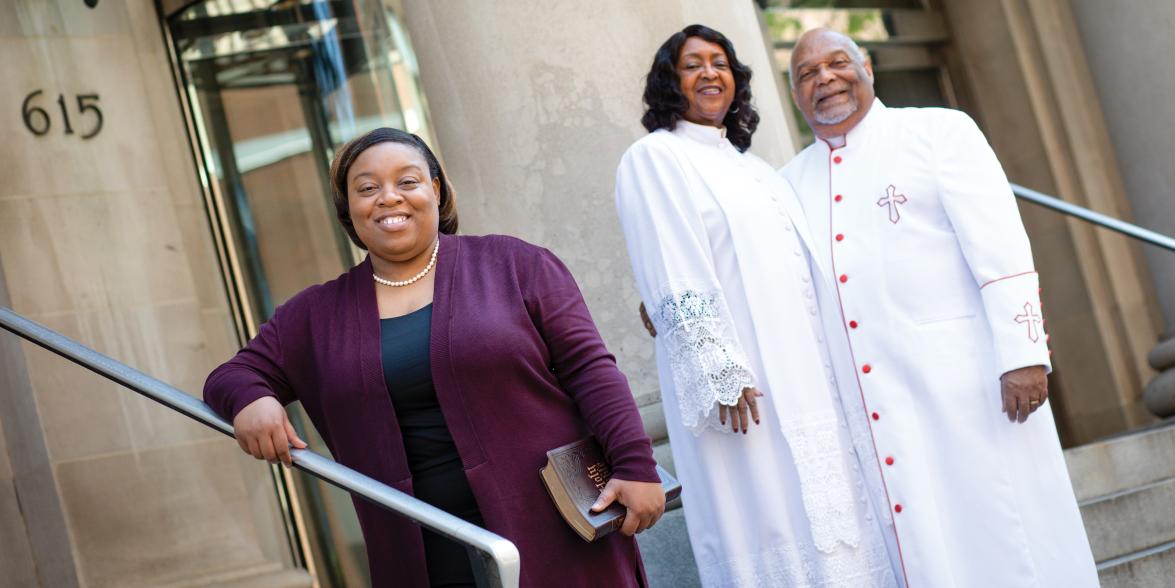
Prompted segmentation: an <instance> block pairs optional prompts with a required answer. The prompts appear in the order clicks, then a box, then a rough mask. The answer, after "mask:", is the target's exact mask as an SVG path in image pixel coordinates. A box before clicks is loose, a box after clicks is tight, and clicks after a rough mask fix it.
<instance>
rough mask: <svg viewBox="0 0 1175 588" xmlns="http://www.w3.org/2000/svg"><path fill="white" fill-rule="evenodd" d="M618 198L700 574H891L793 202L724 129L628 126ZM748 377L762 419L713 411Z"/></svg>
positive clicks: (725, 580)
mask: <svg viewBox="0 0 1175 588" xmlns="http://www.w3.org/2000/svg"><path fill="white" fill-rule="evenodd" d="M616 202H617V208H618V211H619V215H620V221H621V225H622V227H623V230H624V235H625V239H626V241H627V245H628V252H629V256H630V259H631V261H632V266H633V270H634V273H635V276H636V283H637V286H638V288H639V289H640V294H641V298H642V299H643V301H644V303H645V306H646V308H647V310H648V312H649V315H650V317H651V319H652V321H653V324H654V326H655V327H656V328H657V331H658V335H657V339H656V347H657V368H658V374H659V376H660V384H661V395H662V401H663V407H664V410H665V420H666V423H667V425H668V431H669V438H670V441H671V445H672V451H673V458H674V463H675V465H676V467H677V474H678V476H679V477H680V479H681V481H682V485H683V493H684V495H683V504H684V508H685V516H686V522H687V525H688V528H689V536H690V543H691V545H692V547H693V552H694V557H695V560H696V562H697V565H698V568H699V574H700V577H701V580H702V583H703V585H704V586H707V587H722V586H737V587H772V588H774V587H784V586H843V587H846V588H848V587H852V588H861V587H872V586H896V585H897V584H896V582H897V580H896V573H895V570H894V569H893V568H892V562H891V560H890V558H889V555H888V550H887V546H886V543H885V539H884V537H885V535H886V534H885V533H883V532H882V531H881V526H882V525H883V524H884V523H883V522H882V521H879V520H878V519H877V517H876V516H875V515H874V514H873V512H871V511H872V510H873V509H872V508H871V506H870V504H869V497H868V495H867V494H866V493H865V491H864V482H863V481H862V480H861V477H860V471H861V468H860V466H859V464H858V463H857V461H856V459H855V456H854V452H853V447H852V443H851V440H850V437H849V434H848V430H847V426H846V424H845V423H844V419H843V414H842V412H841V410H842V409H841V407H840V403H839V401H838V400H837V399H836V397H835V394H836V391H835V385H834V383H833V382H834V381H833V375H832V371H831V370H832V367H831V363H830V361H829V359H828V357H827V353H826V350H825V348H824V337H823V334H822V329H821V325H820V323H819V316H818V308H817V306H816V299H815V291H814V290H813V288H812V274H811V270H810V269H809V253H808V250H807V248H806V245H805V244H804V241H805V237H803V236H801V235H802V234H806V233H807V229H806V227H805V224H804V223H803V221H802V211H801V209H800V207H799V203H798V201H796V199H795V195H794V194H793V193H792V192H791V191H790V189H789V188H788V186H787V183H786V182H785V181H783V180H782V178H780V177H779V176H778V175H777V174H776V173H775V172H774V170H773V169H772V168H771V167H770V166H768V165H767V164H766V163H764V162H763V161H762V160H760V159H758V158H757V157H755V156H753V155H751V154H748V153H740V152H739V151H738V150H737V149H736V148H734V147H733V146H732V145H731V144H730V142H729V141H727V140H726V139H725V138H724V135H723V132H722V130H721V129H718V128H715V127H707V126H701V125H696V124H692V123H689V122H684V121H683V122H680V123H678V124H677V126H676V128H675V129H674V130H673V131H672V132H670V131H666V130H659V131H656V132H654V133H651V134H649V135H648V136H646V137H644V138H642V139H641V140H639V141H637V142H636V143H635V144H634V145H632V147H630V148H629V149H628V151H627V152H626V153H625V154H624V157H623V160H622V161H621V163H620V167H619V169H618V170H617V179H616ZM749 386H755V387H757V388H758V389H759V390H760V391H761V392H763V393H764V394H765V396H764V397H762V398H759V400H758V402H759V406H760V416H761V424H760V425H753V424H752V425H751V426H750V427H749V432H748V433H747V434H746V435H743V434H733V433H731V431H730V426H729V423H728V424H727V425H726V426H722V425H720V424H719V423H718V408H717V405H718V403H719V402H721V403H722V404H725V405H733V404H735V402H736V401H737V400H738V398H739V396H740V394H741V392H742V390H743V388H744V387H749Z"/></svg>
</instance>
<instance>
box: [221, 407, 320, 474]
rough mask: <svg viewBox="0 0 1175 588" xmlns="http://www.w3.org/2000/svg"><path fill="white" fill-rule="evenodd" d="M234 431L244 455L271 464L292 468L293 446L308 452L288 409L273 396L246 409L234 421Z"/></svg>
mask: <svg viewBox="0 0 1175 588" xmlns="http://www.w3.org/2000/svg"><path fill="white" fill-rule="evenodd" d="M233 429H234V430H235V432H236V437H237V445H240V446H241V450H242V451H244V452H245V453H248V454H249V455H252V456H253V457H256V458H257V459H264V460H266V461H268V462H269V463H277V462H279V461H280V462H281V463H283V464H285V465H286V466H287V467H288V466H290V465H291V464H292V463H293V460H292V459H291V458H290V445H293V446H294V447H296V448H298V449H305V448H306V442H305V441H303V440H302V439H301V438H299V437H298V433H297V432H296V431H294V426H293V425H291V424H290V417H289V416H288V415H287V414H286V409H285V407H283V406H282V404H281V403H280V402H278V401H277V399H276V398H274V397H272V396H265V397H262V398H258V399H257V400H254V401H253V402H250V403H249V404H248V405H246V406H245V408H242V409H241V412H238V413H237V417H236V418H234V419H233Z"/></svg>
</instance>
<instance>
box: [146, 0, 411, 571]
mask: <svg viewBox="0 0 1175 588" xmlns="http://www.w3.org/2000/svg"><path fill="white" fill-rule="evenodd" d="M389 1H390V0H389ZM389 1H384V0H197V1H195V2H181V3H179V4H180V5H181V6H180V7H179V8H176V9H175V10H173V11H171V12H170V13H168V14H164V15H163V18H164V20H165V30H166V33H167V35H168V37H169V41H170V49H171V51H172V56H173V64H174V67H175V72H176V78H177V83H178V85H179V89H180V94H181V100H182V101H183V102H184V106H185V107H186V111H187V112H186V113H185V114H186V116H187V118H188V122H189V127H190V138H191V141H192V147H193V155H194V157H195V160H196V164H197V168H198V172H199V175H200V179H201V181H202V183H203V188H204V193H205V201H206V205H207V208H208V213H209V219H210V227H211V230H212V232H213V234H214V241H215V243H216V246H217V250H218V254H219V258H220V262H221V270H222V273H223V276H224V280H225V284H226V290H227V294H228V296H229V299H230V302H231V304H232V306H233V311H234V316H235V317H236V319H237V320H236V328H237V333H238V337H239V339H240V342H241V343H244V341H246V340H247V339H248V338H249V337H252V336H253V335H254V334H256V332H257V328H258V327H259V325H260V324H261V323H263V322H264V321H265V320H266V319H268V317H269V316H270V315H271V314H272V312H273V309H274V307H275V306H277V305H279V304H281V303H282V302H284V301H285V300H287V299H288V298H290V297H291V296H292V295H294V294H295V293H297V292H298V291H300V290H301V289H303V288H305V287H307V286H309V285H311V284H316V283H319V282H323V281H326V280H329V279H332V278H334V277H335V276H337V275H338V274H340V273H341V272H343V271H344V270H345V269H346V268H347V267H349V266H351V265H352V264H354V263H355V262H356V261H358V260H359V258H360V254H361V253H362V252H361V251H359V250H357V249H355V248H354V247H353V246H352V245H351V243H350V241H349V240H348V239H347V237H346V235H345V233H343V231H342V230H341V229H340V228H339V227H338V224H337V222H336V221H335V211H334V206H333V204H332V202H331V198H330V189H329V181H328V171H329V165H330V160H331V158H332V157H333V155H334V152H335V149H336V148H338V147H339V146H340V145H342V144H343V143H345V142H346V141H348V140H350V139H352V138H354V137H356V136H358V135H360V134H362V133H364V132H367V131H368V130H371V129H373V128H376V127H381V126H390V127H397V128H401V129H405V130H408V131H410V132H414V133H417V134H420V135H422V136H423V137H424V138H425V139H426V140H428V141H430V142H431V137H430V133H429V129H428V127H427V121H428V116H427V112H426V107H425V103H424V100H423V97H422V94H421V91H420V86H419V82H418V71H417V67H416V62H415V59H414V57H413V54H412V51H411V47H410V46H409V44H408V41H407V36H406V34H405V33H404V32H403V29H402V28H401V27H400V24H399V21H398V19H397V15H396V12H395V10H394V9H393V8H392V7H391V6H390V5H389ZM164 10H165V11H166V10H167V9H166V8H165V9H164ZM291 416H292V417H293V420H295V421H296V425H295V426H297V427H298V428H299V430H300V431H302V432H304V433H305V432H309V433H310V436H309V437H306V438H307V440H308V441H309V442H311V445H312V448H313V449H315V450H316V451H319V452H325V451H326V449H325V447H324V446H323V444H322V441H321V439H318V438H317V437H316V435H314V434H313V431H307V428H308V421H307V420H306V419H305V418H304V416H303V415H302V414H301V410H300V407H297V406H294V407H291ZM273 473H274V489H276V491H277V493H278V496H279V499H280V500H281V502H282V505H283V507H284V510H285V514H286V520H285V523H286V528H287V532H288V536H289V539H290V546H291V553H292V555H293V556H294V559H295V561H298V562H301V563H302V564H303V565H305V566H306V568H307V569H309V570H311V572H312V573H313V575H314V576H315V577H316V578H317V580H318V582H319V583H320V584H321V585H324V586H355V585H363V584H366V583H369V582H370V580H369V579H368V578H367V562H366V554H365V552H364V549H363V542H362V538H361V536H360V533H359V526H358V523H357V521H356V519H355V515H354V511H353V508H352V506H351V503H350V497H349V495H347V494H346V493H344V492H342V491H339V490H337V489H334V488H333V487H329V486H327V485H325V484H320V483H319V482H317V481H316V480H313V479H311V478H308V477H304V476H303V475H302V474H300V473H291V472H289V471H286V470H281V469H278V468H274V470H273Z"/></svg>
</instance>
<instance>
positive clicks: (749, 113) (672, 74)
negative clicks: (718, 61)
mask: <svg viewBox="0 0 1175 588" xmlns="http://www.w3.org/2000/svg"><path fill="white" fill-rule="evenodd" d="M690 37H698V38H699V39H702V40H704V41H708V42H710V43H714V44H715V45H718V46H720V47H722V50H723V51H725V52H726V58H727V59H728V60H729V61H730V71H731V73H733V74H734V101H733V102H732V103H731V104H730V110H728V111H727V112H726V118H724V119H722V125H723V126H725V127H726V138H727V139H729V140H730V143H731V144H732V145H734V146H735V147H737V148H738V150H739V151H746V150H747V149H749V148H750V147H751V135H753V134H754V133H755V129H756V128H757V127H758V126H759V113H758V112H756V111H755V107H754V106H753V105H751V68H750V67H747V65H746V64H744V63H742V62H740V61H739V60H738V57H736V56H735V54H734V45H733V44H731V42H730V39H727V38H726V35H723V34H722V33H720V32H718V31H716V30H714V29H712V28H710V27H708V26H705V25H700V24H692V25H690V26H688V27H685V28H684V29H682V30H681V31H680V32H677V33H673V35H672V36H670V37H669V39H667V40H666V41H665V43H663V44H662V45H661V48H660V49H657V54H656V55H655V56H653V67H652V68H650V69H649V75H647V76H646V77H645V96H644V100H645V105H646V106H647V107H648V110H646V111H645V114H644V115H643V116H641V124H642V125H644V126H645V128H646V129H648V131H649V132H650V133H651V132H653V131H655V130H657V129H669V130H672V129H673V127H674V126H675V125H676V124H677V121H679V120H682V119H684V118H685V113H686V111H687V110H688V109H689V102H688V101H687V99H686V97H685V95H684V94H682V93H681V78H679V77H678V76H677V59H678V57H680V53H681V48H682V46H683V45H685V42H686V40H687V39H689V38H690Z"/></svg>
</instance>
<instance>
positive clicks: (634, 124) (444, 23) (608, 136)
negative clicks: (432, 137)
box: [403, 0, 794, 439]
mask: <svg viewBox="0 0 1175 588" xmlns="http://www.w3.org/2000/svg"><path fill="white" fill-rule="evenodd" d="M403 16H404V20H405V23H406V25H407V27H408V29H409V33H410V34H411V35H412V43H413V45H414V47H415V48H416V54H417V56H418V59H419V60H420V70H421V78H422V82H423V83H424V88H425V93H426V95H427V96H428V102H429V109H430V111H431V113H432V122H433V125H434V128H435V130H436V135H437V142H438V147H439V149H440V151H441V153H442V155H443V158H444V160H445V166H446V170H447V172H448V174H449V176H450V178H451V179H452V181H453V183H454V185H455V186H456V189H457V202H458V207H459V210H460V214H461V225H462V230H463V232H465V233H468V234H481V233H506V234H511V235H515V236H518V237H521V238H523V239H527V240H529V241H531V242H534V243H537V244H541V245H543V246H545V247H548V248H550V249H551V250H552V251H554V252H555V253H556V254H557V255H559V256H560V257H561V258H562V259H563V260H564V261H565V262H566V263H567V265H568V266H569V267H570V269H571V271H572V273H574V274H575V277H576V279H577V280H578V281H579V285H580V288H581V289H582V290H583V292H584V296H585V298H586V299H587V303H588V306H589V307H590V309H591V311H592V314H593V317H594V318H595V320H596V324H597V325H599V327H600V330H601V332H602V334H603V336H604V339H605V342H606V343H607V345H608V348H609V349H610V350H611V351H612V352H613V353H614V354H616V356H617V358H618V360H619V363H620V368H621V369H622V370H623V371H624V373H625V374H627V375H628V377H629V380H630V382H631V384H632V387H633V392H634V394H635V395H636V397H637V402H638V404H639V405H641V406H642V407H644V408H643V409H642V415H643V416H644V417H645V422H646V426H647V428H648V430H649V432H650V435H652V436H653V437H654V438H655V439H663V438H664V437H665V431H664V420H663V417H662V413H661V409H660V401H659V388H658V384H657V368H656V361H655V358H654V352H653V340H652V339H651V338H650V337H649V336H648V334H647V333H646V332H645V330H644V328H643V327H642V326H641V321H640V318H639V316H638V314H637V307H638V305H639V304H640V297H639V295H638V293H637V289H636V285H635V283H634V281H633V277H632V270H631V266H630V265H629V262H628V254H627V252H626V250H625V244H624V238H623V235H622V234H621V231H620V226H619V221H618V219H617V217H616V207H615V201H614V188H615V173H616V166H617V165H618V164H619V163H620V157H621V155H622V154H623V153H624V150H625V149H626V148H627V147H628V146H629V145H631V144H632V142H633V141H635V140H636V139H639V138H640V137H642V136H644V135H645V133H646V131H645V130H644V128H643V127H641V125H640V116H641V113H642V112H643V105H642V102H641V94H642V93H643V91H644V76H645V74H646V73H647V72H648V69H649V66H650V65H651V64H652V61H653V54H654V52H655V51H656V49H657V47H659V46H660V45H661V43H663V42H664V41H665V39H666V38H668V37H669V36H670V35H671V34H673V33H674V32H677V31H679V30H681V29H682V28H684V27H685V26H686V25H689V24H692V23H695V22H697V23H702V24H706V25H708V26H710V27H713V28H715V29H717V30H719V31H722V32H723V33H724V34H725V35H727V36H728V37H730V38H731V40H732V41H733V43H734V46H735V49H736V51H737V52H738V57H739V59H740V60H741V61H743V62H745V63H747V64H749V65H750V66H751V68H752V69H753V70H754V72H755V76H754V78H753V79H752V88H753V92H754V95H755V97H756V106H757V107H758V110H759V113H760V115H761V116H762V119H763V120H762V123H761V124H760V126H759V130H758V132H756V134H755V137H754V144H753V146H752V149H751V150H752V151H753V152H755V153H756V154H758V155H759V156H761V157H763V158H764V159H765V160H767V162H768V163H771V164H772V165H776V166H781V165H783V164H784V163H785V162H786V161H787V160H788V159H789V158H790V157H791V155H792V154H793V153H794V147H793V146H792V139H791V133H790V131H789V128H788V125H789V124H791V120H790V119H789V117H787V116H786V115H785V111H784V109H783V102H782V101H781V97H782V96H784V94H782V93H781V86H782V84H783V82H782V81H781V79H780V76H779V75H778V73H776V72H778V71H779V69H778V68H777V67H776V66H775V64H773V63H771V57H770V53H769V52H768V50H767V48H766V45H765V43H764V37H763V34H762V29H761V26H760V22H759V16H758V12H757V9H756V7H755V5H754V3H753V2H751V1H750V0H746V1H742V2H734V3H728V2H708V1H703V0H680V1H669V0H661V1H657V2H627V1H624V0H607V1H602V2H593V3H592V4H591V8H590V9H585V6H584V5H583V4H579V3H553V4H545V5H543V8H542V10H536V9H535V7H534V6H533V5H532V4H531V3H529V2H507V3H502V2H494V3H487V2H479V1H476V0H465V1H449V2H431V1H428V0H404V1H403Z"/></svg>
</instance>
